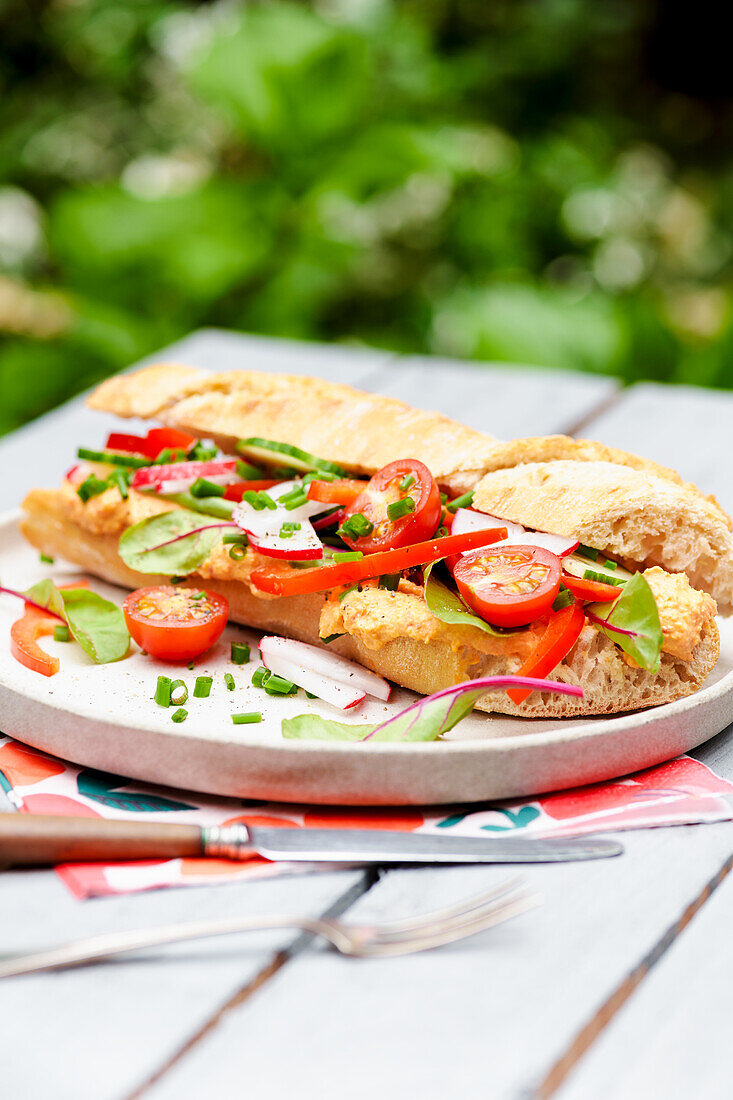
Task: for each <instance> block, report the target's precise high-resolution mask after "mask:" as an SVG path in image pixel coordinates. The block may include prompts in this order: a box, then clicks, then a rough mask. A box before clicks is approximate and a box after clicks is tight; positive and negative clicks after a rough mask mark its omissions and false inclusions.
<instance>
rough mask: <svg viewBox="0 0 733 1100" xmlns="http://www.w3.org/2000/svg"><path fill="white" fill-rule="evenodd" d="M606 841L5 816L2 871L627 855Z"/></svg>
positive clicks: (0, 831) (0, 833)
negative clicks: (82, 865)
mask: <svg viewBox="0 0 733 1100" xmlns="http://www.w3.org/2000/svg"><path fill="white" fill-rule="evenodd" d="M622 852H623V847H622V846H621V845H620V844H619V843H618V842H617V841H615V840H607V839H604V838H599V837H570V838H568V837H563V838H561V839H560V838H558V839H552V838H545V839H542V838H534V837H461V836H435V835H433V834H430V833H405V832H387V831H383V830H381V829H289V828H282V829H281V828H277V827H275V828H272V827H270V826H261V825H257V826H251V825H245V824H243V823H235V824H231V825H205V826H203V827H201V826H199V825H178V824H177V825H169V824H165V823H163V822H138V821H110V820H105V819H103V818H88V817H61V816H45V815H41V814H14V813H11V814H0V865H5V866H20V865H31V864H33V865H36V866H37V865H39V864H54V863H68V862H76V861H79V862H87V861H93V860H103V861H105V862H117V861H119V860H126V859H178V858H181V857H185V856H189V857H194V858H200V857H201V856H210V857H213V858H216V859H238V860H241V859H251V858H252V857H253V856H262V857H263V858H265V859H270V860H287V861H288V862H294V861H295V862H301V861H303V862H308V863H320V862H325V863H378V864H385V863H566V862H570V861H573V860H583V859H604V858H605V857H607V856H619V855H621V854H622Z"/></svg>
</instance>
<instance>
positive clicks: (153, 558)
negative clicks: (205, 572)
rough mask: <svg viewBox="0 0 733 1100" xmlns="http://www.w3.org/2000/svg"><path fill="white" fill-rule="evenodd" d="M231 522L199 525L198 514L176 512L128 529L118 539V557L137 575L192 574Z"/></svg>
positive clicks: (144, 521) (167, 513)
mask: <svg viewBox="0 0 733 1100" xmlns="http://www.w3.org/2000/svg"><path fill="white" fill-rule="evenodd" d="M232 526H234V525H233V524H231V523H202V519H201V516H200V515H196V514H194V513H193V512H187V511H184V510H183V509H180V508H178V509H176V510H175V511H174V512H162V513H161V514H160V515H157V516H149V517H148V518H147V519H144V520H142V521H141V522H140V523H136V524H135V526H134V527H128V529H127V530H126V531H125V533H124V534H123V535H122V537H121V538H120V544H119V554H120V557H121V558H122V560H123V561H124V563H125V565H129V566H130V568H131V569H136V570H137V571H138V572H139V573H164V574H166V575H169V576H170V575H171V574H180V575H181V576H185V574H187V573H192V572H193V571H194V569H196V568H197V567H198V566H199V565H201V564H202V563H203V562H204V561H206V559H207V558H208V556H209V554H210V553H211V551H212V550H213V548H214V546H215V545H216V544H217V543H218V542H220V541H221V531H222V528H224V527H232Z"/></svg>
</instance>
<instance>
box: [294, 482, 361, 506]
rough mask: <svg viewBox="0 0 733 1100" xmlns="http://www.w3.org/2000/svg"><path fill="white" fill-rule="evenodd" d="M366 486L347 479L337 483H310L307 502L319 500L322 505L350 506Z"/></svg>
mask: <svg viewBox="0 0 733 1100" xmlns="http://www.w3.org/2000/svg"><path fill="white" fill-rule="evenodd" d="M366 484H367V483H366V482H365V481H355V480H353V479H352V478H349V477H342V478H340V479H339V480H338V481H311V483H310V485H309V486H308V500H319V501H321V503H322V504H351V503H352V501H354V500H356V498H357V497H358V496H359V493H362V492H363V491H364V489H365V488H366Z"/></svg>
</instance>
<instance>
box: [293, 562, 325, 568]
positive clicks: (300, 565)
mask: <svg viewBox="0 0 733 1100" xmlns="http://www.w3.org/2000/svg"><path fill="white" fill-rule="evenodd" d="M288 565H289V566H290V568H291V569H317V568H318V562H317V561H289V562H288Z"/></svg>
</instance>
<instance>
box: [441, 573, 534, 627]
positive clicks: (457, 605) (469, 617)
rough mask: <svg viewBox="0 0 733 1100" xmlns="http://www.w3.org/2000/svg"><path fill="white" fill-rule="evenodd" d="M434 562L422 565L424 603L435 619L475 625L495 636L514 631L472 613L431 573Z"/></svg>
mask: <svg viewBox="0 0 733 1100" xmlns="http://www.w3.org/2000/svg"><path fill="white" fill-rule="evenodd" d="M435 564H436V563H435V562H431V564H430V565H426V566H424V568H423V578H424V582H425V603H426V604H427V606H428V610H429V611H430V612H431V613H432V614H433V615H435V618H436V619H440V621H441V622H442V623H451V624H453V625H455V626H476V627H478V629H479V630H483V631H484V633H486V634H493V635H494V636H496V637H501V636H502V635H505V634H515V633H516V631H514V630H498V629H497V628H496V627H495V626H491V624H490V623H487V622H485V621H484V620H483V619H481V618H480V617H479V616H478V615H474V613H473V612H472V611H471V610H470V609H469V608H468V607H467V606H466V604H465V603H464V602H463V600H462V599H461V597H460V596H459V595H458V593H457V592H452V591H451V589H450V588H448V587H447V586H446V585H444V584H441V582H440V581H439V580H436V578H435V577H434V576H433V575H432V570H433V565H435Z"/></svg>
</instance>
